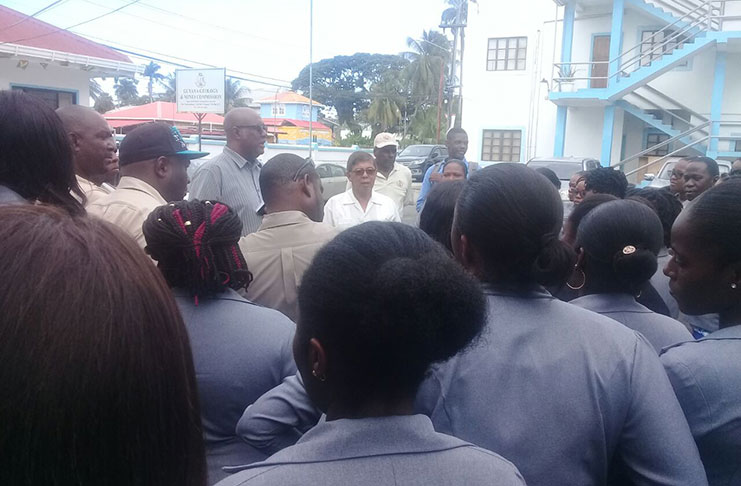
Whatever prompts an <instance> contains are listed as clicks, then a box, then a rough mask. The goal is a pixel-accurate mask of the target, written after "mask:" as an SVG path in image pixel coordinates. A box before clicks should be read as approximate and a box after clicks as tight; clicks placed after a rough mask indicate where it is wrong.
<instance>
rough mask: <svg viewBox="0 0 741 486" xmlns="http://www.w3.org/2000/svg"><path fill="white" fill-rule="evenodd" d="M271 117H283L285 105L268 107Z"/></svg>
mask: <svg viewBox="0 0 741 486" xmlns="http://www.w3.org/2000/svg"><path fill="white" fill-rule="evenodd" d="M270 106H271V113H272V114H273V116H285V114H286V105H270Z"/></svg>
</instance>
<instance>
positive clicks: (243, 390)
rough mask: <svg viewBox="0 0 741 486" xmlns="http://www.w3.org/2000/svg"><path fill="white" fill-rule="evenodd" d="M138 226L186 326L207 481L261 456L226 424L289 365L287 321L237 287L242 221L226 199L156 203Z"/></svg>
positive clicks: (242, 282)
mask: <svg viewBox="0 0 741 486" xmlns="http://www.w3.org/2000/svg"><path fill="white" fill-rule="evenodd" d="M142 229H143V232H144V237H145V238H146V240H147V251H148V252H149V254H150V255H151V256H152V258H154V259H155V260H157V262H158V265H157V266H158V268H159V269H160V271H161V272H162V274H163V275H164V276H165V280H167V283H168V284H170V286H171V287H173V293H174V294H175V300H176V301H177V303H178V307H179V308H180V312H181V313H182V315H183V320H184V321H185V325H186V327H187V329H188V336H189V337H190V343H191V347H192V349H193V361H194V363H195V368H196V379H197V380H198V392H199V395H200V397H201V414H202V418H203V429H204V435H205V440H206V459H207V460H208V480H209V484H213V483H215V482H217V481H218V480H220V479H221V478H223V477H225V476H226V473H224V472H223V471H222V469H221V467H222V466H226V465H233V464H244V463H248V462H256V461H260V460H262V459H265V457H267V456H266V455H265V454H264V453H262V452H259V451H258V450H256V449H255V448H253V447H252V446H250V445H248V444H245V443H244V442H243V441H242V440H240V439H239V438H238V437H237V435H236V433H235V430H234V429H235V427H236V425H237V421H238V420H239V417H240V416H241V415H242V412H243V411H244V409H245V407H247V405H249V404H250V403H252V402H254V401H255V400H257V399H258V398H259V397H260V395H262V394H263V393H265V392H266V391H268V390H270V389H271V388H273V387H275V386H277V385H278V384H279V383H280V382H281V381H282V380H283V378H285V377H287V376H292V375H293V374H294V373H295V372H296V366H295V364H294V361H293V356H292V353H291V342H292V339H293V333H294V330H295V326H294V324H293V323H292V322H291V321H290V320H289V319H288V318H287V317H285V316H284V315H283V314H281V313H280V312H278V311H276V310H272V309H267V308H264V307H260V306H258V305H255V304H253V303H252V302H249V301H247V300H245V299H244V298H242V297H240V296H239V294H237V292H236V289H239V288H242V287H245V286H246V285H248V284H249V282H250V280H251V279H252V275H251V274H250V272H249V270H248V269H247V264H246V263H245V261H244V257H243V256H242V252H241V251H240V250H239V246H238V245H237V241H238V240H239V237H240V235H241V232H242V223H241V221H240V219H239V217H238V216H237V214H236V213H234V211H232V210H231V209H230V208H229V207H227V206H226V205H224V204H221V203H218V202H214V203H212V202H210V201H197V200H195V201H179V202H177V203H172V204H167V205H165V206H160V207H159V208H156V209H155V210H154V211H152V213H151V214H150V215H149V217H148V218H147V220H146V221H145V223H144V226H143V228H142Z"/></svg>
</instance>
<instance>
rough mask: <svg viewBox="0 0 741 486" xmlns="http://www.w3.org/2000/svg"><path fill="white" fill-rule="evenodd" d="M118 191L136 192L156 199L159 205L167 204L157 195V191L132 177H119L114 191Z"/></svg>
mask: <svg viewBox="0 0 741 486" xmlns="http://www.w3.org/2000/svg"><path fill="white" fill-rule="evenodd" d="M119 189H128V190H130V191H138V192H143V193H144V194H147V195H149V196H151V197H152V198H154V199H156V200H157V201H159V202H160V204H167V201H165V198H163V197H162V195H161V194H160V193H159V191H158V190H157V189H155V188H154V187H152V186H150V185H149V184H147V183H146V182H144V181H143V180H141V179H139V178H137V177H133V176H123V177H121V181H120V182H119V183H118V186H117V187H116V190H119Z"/></svg>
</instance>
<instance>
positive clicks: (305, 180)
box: [299, 174, 314, 198]
mask: <svg viewBox="0 0 741 486" xmlns="http://www.w3.org/2000/svg"><path fill="white" fill-rule="evenodd" d="M299 189H300V191H301V194H303V195H304V196H306V197H308V198H311V197H312V196H313V194H314V184H313V183H312V182H311V177H310V176H309V174H304V176H303V177H302V178H301V179H300V180H299Z"/></svg>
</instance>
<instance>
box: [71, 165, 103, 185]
mask: <svg viewBox="0 0 741 486" xmlns="http://www.w3.org/2000/svg"><path fill="white" fill-rule="evenodd" d="M75 174H77V175H78V176H80V177H82V178H83V179H85V180H86V181H90V182H92V183H93V184H95V185H96V186H99V185H101V184H103V183H104V182H106V179H105V174H102V175H91V174H86V173H85V171H84V170H81V169H78V168H75Z"/></svg>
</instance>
